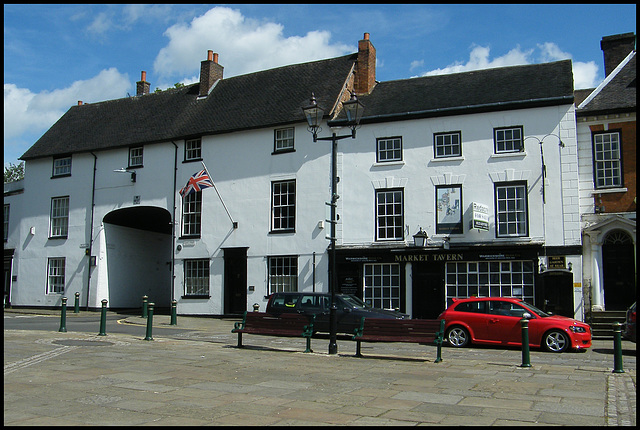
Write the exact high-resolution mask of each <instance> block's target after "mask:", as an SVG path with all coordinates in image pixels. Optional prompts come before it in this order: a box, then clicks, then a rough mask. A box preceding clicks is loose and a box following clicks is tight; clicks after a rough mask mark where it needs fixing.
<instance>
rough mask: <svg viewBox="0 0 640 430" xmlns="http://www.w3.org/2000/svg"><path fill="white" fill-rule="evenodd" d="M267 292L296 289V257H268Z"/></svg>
mask: <svg viewBox="0 0 640 430" xmlns="http://www.w3.org/2000/svg"><path fill="white" fill-rule="evenodd" d="M268 266H269V294H273V293H281V292H288V291H298V257H295V256H293V257H269V261H268Z"/></svg>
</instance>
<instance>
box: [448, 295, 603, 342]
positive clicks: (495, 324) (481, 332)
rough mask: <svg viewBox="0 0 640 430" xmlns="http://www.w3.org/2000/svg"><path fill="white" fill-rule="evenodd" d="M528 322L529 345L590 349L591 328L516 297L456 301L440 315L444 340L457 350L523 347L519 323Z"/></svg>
mask: <svg viewBox="0 0 640 430" xmlns="http://www.w3.org/2000/svg"><path fill="white" fill-rule="evenodd" d="M522 318H527V319H528V320H529V346H530V347H541V348H544V349H546V350H547V351H551V352H564V351H566V350H568V349H584V348H589V347H590V346H591V327H589V325H588V324H585V323H583V322H580V321H578V320H574V319H571V318H567V317H563V316H559V315H549V314H547V313H544V312H543V311H541V310H540V309H537V308H536V307H534V306H532V305H530V304H528V303H526V302H524V301H522V300H520V299H518V298H514V297H471V298H468V299H453V304H452V305H451V306H449V307H448V308H447V309H446V310H445V311H444V312H442V313H441V314H440V316H439V317H438V319H444V320H445V339H446V340H447V342H449V345H451V346H454V347H463V346H467V345H469V344H470V343H477V344H486V345H522V325H521V323H520V320H522Z"/></svg>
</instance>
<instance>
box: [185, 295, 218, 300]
mask: <svg viewBox="0 0 640 430" xmlns="http://www.w3.org/2000/svg"><path fill="white" fill-rule="evenodd" d="M180 298H181V299H185V300H188V299H207V300H209V299H210V298H211V296H210V295H208V294H191V295H188V296H182V297H180Z"/></svg>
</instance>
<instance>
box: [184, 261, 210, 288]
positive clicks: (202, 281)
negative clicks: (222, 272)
mask: <svg viewBox="0 0 640 430" xmlns="http://www.w3.org/2000/svg"><path fill="white" fill-rule="evenodd" d="M184 292H185V295H187V296H208V295H209V260H208V259H203V260H184Z"/></svg>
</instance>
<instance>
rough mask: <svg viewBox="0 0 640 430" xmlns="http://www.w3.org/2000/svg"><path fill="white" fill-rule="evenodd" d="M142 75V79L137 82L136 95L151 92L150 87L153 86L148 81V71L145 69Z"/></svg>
mask: <svg viewBox="0 0 640 430" xmlns="http://www.w3.org/2000/svg"><path fill="white" fill-rule="evenodd" d="M140 75H141V76H140V80H139V81H138V82H136V96H143V95H145V94H149V89H150V88H151V84H150V83H149V82H147V72H145V71H144V70H143V71H142V73H141V74H140Z"/></svg>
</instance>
